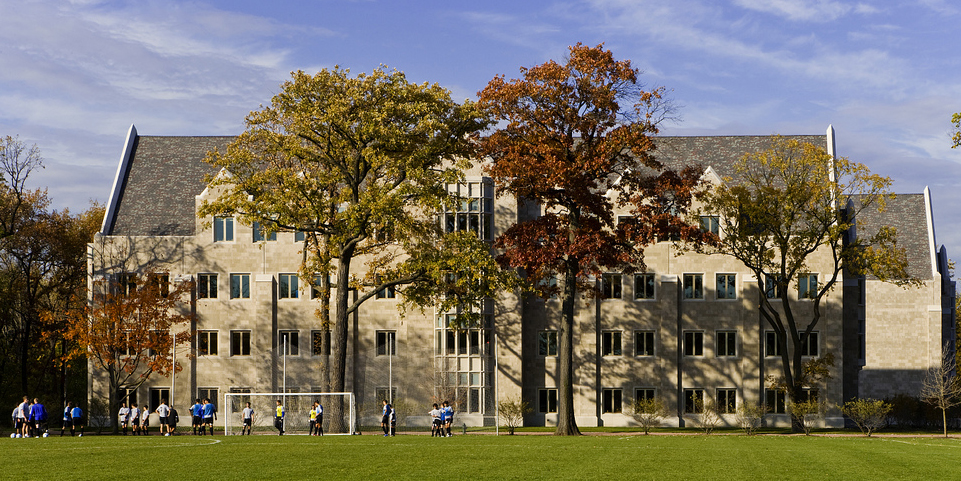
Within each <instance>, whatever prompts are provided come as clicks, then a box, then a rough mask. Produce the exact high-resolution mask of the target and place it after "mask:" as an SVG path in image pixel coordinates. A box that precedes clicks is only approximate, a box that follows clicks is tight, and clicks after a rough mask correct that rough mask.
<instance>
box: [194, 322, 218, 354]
mask: <svg viewBox="0 0 961 481" xmlns="http://www.w3.org/2000/svg"><path fill="white" fill-rule="evenodd" d="M201 339H204V340H201ZM211 341H213V342H211ZM219 343H220V331H217V330H214V329H200V330H198V331H197V357H200V356H204V357H206V356H218V355H219V352H220V346H219ZM204 347H206V348H204ZM211 347H212V349H211Z"/></svg>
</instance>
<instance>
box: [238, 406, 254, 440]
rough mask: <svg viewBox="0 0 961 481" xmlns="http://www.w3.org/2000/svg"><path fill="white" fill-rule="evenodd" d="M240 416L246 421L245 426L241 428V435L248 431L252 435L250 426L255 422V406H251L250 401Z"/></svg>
mask: <svg viewBox="0 0 961 481" xmlns="http://www.w3.org/2000/svg"><path fill="white" fill-rule="evenodd" d="M240 416H241V418H242V419H243V421H244V427H243V429H241V430H240V435H241V436H243V435H244V433H246V434H247V435H248V436H250V427H251V425H253V424H254V408H252V407H250V403H247V407H245V408H244V410H243V412H242V413H241V414H240Z"/></svg>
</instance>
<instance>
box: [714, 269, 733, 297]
mask: <svg viewBox="0 0 961 481" xmlns="http://www.w3.org/2000/svg"><path fill="white" fill-rule="evenodd" d="M722 279H723V281H722ZM722 286H723V288H722ZM722 293H724V295H722ZM714 297H715V298H716V299H717V300H724V301H733V300H736V299H737V274H731V273H727V272H725V273H718V274H715V276H714Z"/></svg>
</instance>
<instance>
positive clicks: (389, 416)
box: [380, 399, 397, 438]
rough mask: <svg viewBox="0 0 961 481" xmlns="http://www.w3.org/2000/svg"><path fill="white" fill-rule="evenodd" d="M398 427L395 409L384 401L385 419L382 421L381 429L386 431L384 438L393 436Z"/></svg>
mask: <svg viewBox="0 0 961 481" xmlns="http://www.w3.org/2000/svg"><path fill="white" fill-rule="evenodd" d="M396 426H397V418H396V417H394V407H393V406H391V405H390V403H389V402H387V400H386V399H384V417H382V418H381V419H380V427H381V428H383V429H384V437H385V438H386V437H387V436H393V435H394V434H395V431H394V430H395V427H396Z"/></svg>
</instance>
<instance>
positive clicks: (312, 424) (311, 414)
mask: <svg viewBox="0 0 961 481" xmlns="http://www.w3.org/2000/svg"><path fill="white" fill-rule="evenodd" d="M317 404H318V403H317V401H314V405H313V406H311V407H310V411H308V412H307V417H308V419H307V424H308V427H309V428H310V430H309V431H308V432H307V435H308V436H313V435H314V428H316V427H317Z"/></svg>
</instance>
